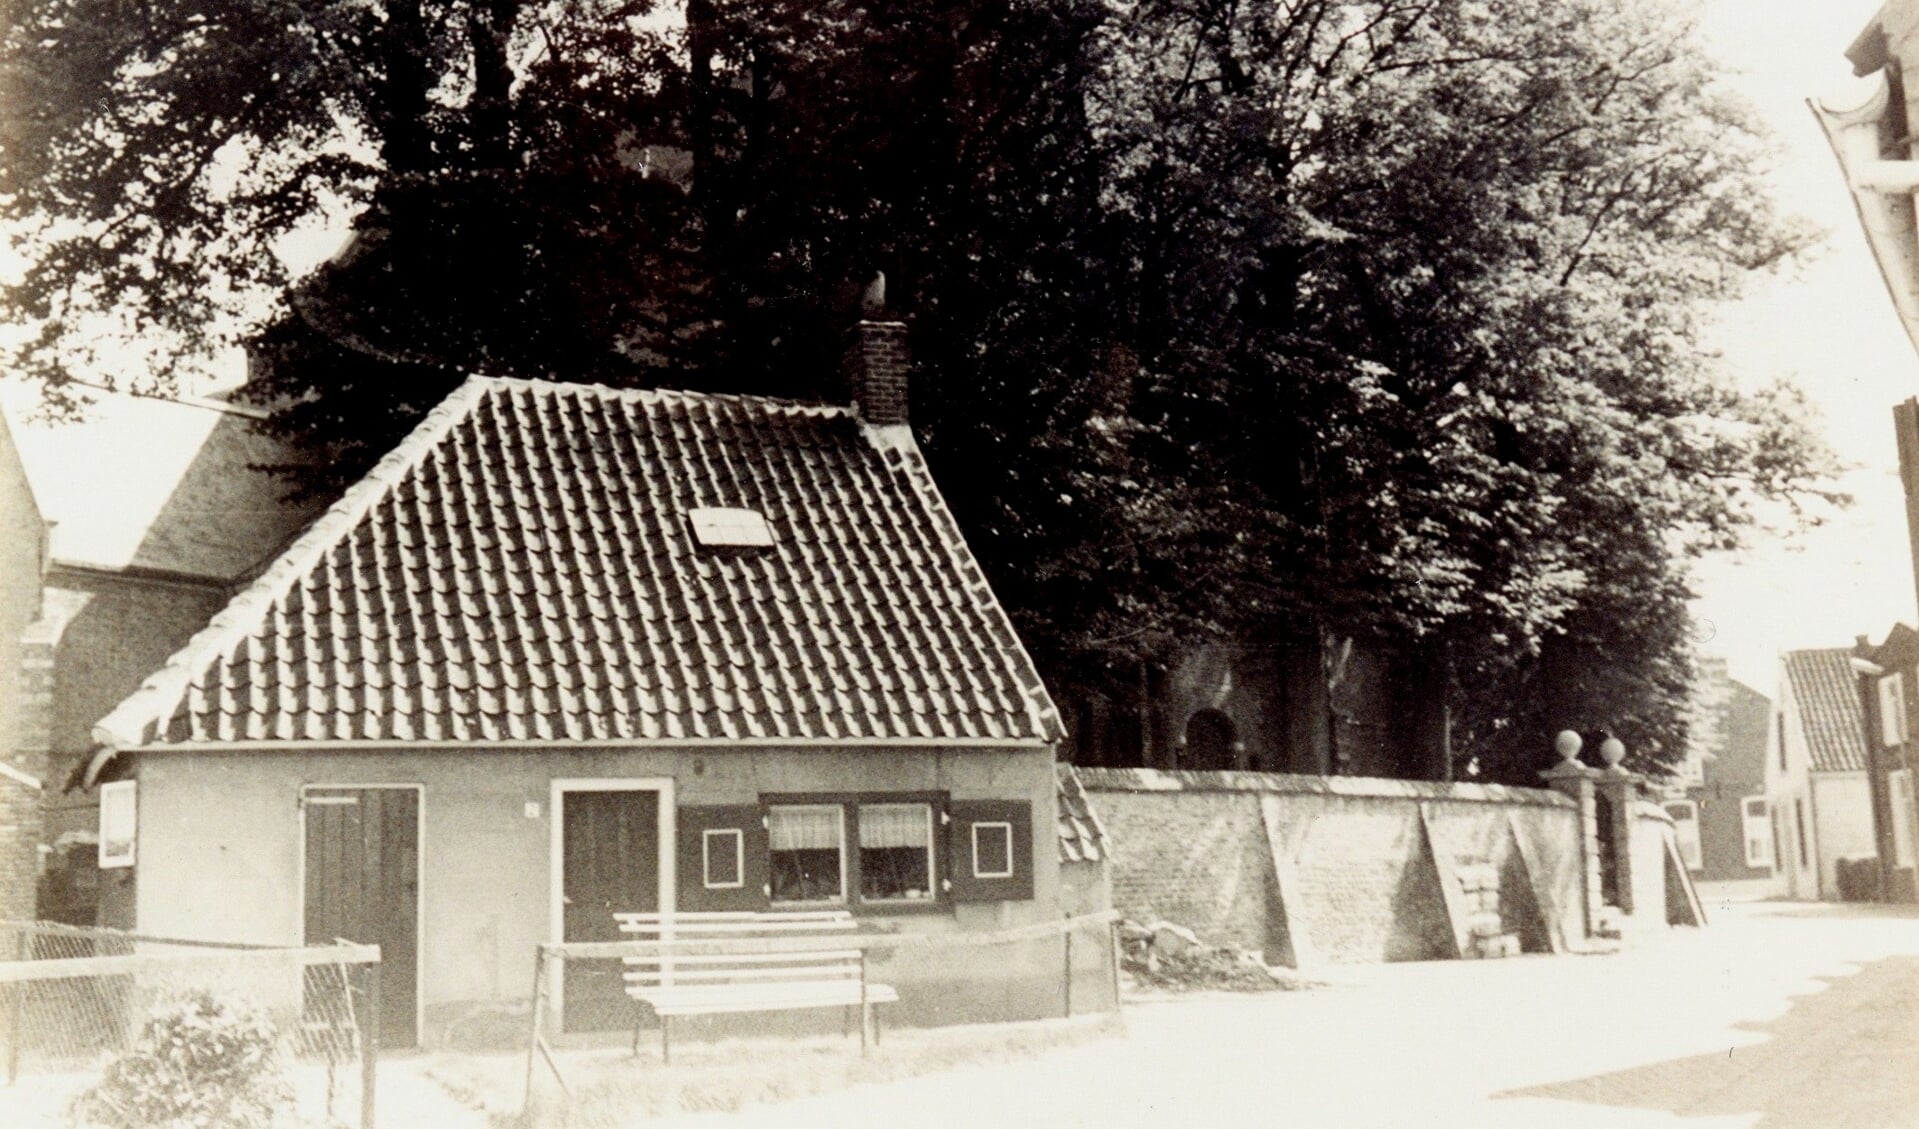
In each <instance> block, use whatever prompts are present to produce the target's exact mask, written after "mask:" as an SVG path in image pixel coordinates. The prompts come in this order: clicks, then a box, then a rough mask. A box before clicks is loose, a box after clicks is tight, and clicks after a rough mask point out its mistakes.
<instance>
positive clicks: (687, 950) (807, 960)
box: [613, 910, 865, 990]
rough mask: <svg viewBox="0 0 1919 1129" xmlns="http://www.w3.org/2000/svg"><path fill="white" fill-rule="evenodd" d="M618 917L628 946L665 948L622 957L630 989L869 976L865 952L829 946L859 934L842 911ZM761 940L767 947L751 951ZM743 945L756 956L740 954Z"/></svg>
mask: <svg viewBox="0 0 1919 1129" xmlns="http://www.w3.org/2000/svg"><path fill="white" fill-rule="evenodd" d="M613 916H614V919H615V920H617V921H618V922H619V925H620V932H621V933H624V934H626V935H627V937H628V938H630V939H631V940H635V941H652V942H657V943H658V944H659V945H660V951H659V952H658V953H656V954H647V955H644V956H629V957H622V958H621V960H622V961H623V962H624V963H625V965H626V972H625V977H626V983H627V985H628V987H629V988H630V989H634V990H644V989H646V988H650V987H675V986H678V987H691V986H695V985H699V984H714V985H718V984H746V983H761V984H765V985H767V986H768V988H769V990H770V989H771V988H773V987H774V986H776V985H780V984H790V983H800V982H805V983H819V982H821V981H832V980H845V981H858V980H859V979H861V978H862V977H863V976H864V969H865V959H864V957H863V955H862V954H861V952H860V950H859V949H857V948H838V947H835V946H834V945H833V943H832V942H833V940H834V939H835V938H836V937H840V936H845V935H846V934H849V933H852V932H854V931H855V929H856V928H857V926H856V925H855V923H854V921H853V915H852V914H850V913H848V912H847V911H845V910H792V911H775V912H770V913H751V912H739V913H719V912H713V913H616V914H614V915H613ZM756 941H757V942H765V947H764V948H760V947H759V946H757V945H754V944H753V942H756ZM714 942H727V944H726V946H725V949H726V951H721V952H715V951H712V950H713V947H714V946H713V943H714ZM741 942H744V943H745V944H744V946H742V945H741V944H740V943H741ZM703 943H704V945H703ZM743 947H744V948H747V949H750V950H751V951H737V950H739V949H741V948H743ZM702 948H704V949H705V950H706V951H702Z"/></svg>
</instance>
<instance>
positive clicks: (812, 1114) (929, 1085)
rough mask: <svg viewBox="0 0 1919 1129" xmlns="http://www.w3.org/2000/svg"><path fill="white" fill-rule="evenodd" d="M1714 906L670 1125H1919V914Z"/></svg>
mask: <svg viewBox="0 0 1919 1129" xmlns="http://www.w3.org/2000/svg"><path fill="white" fill-rule="evenodd" d="M1708 910H1709V912H1711V913H1712V914H1713V918H1714V920H1713V924H1712V926H1711V927H1709V928H1707V929H1704V930H1697V931H1694V930H1679V931H1675V932H1673V933H1672V934H1670V935H1661V936H1659V937H1656V938H1653V939H1651V940H1649V941H1646V942H1644V943H1642V944H1640V945H1638V946H1637V947H1634V948H1632V949H1629V950H1628V951H1627V952H1624V953H1621V954H1616V955H1612V956H1584V957H1575V956H1566V957H1527V958H1521V959H1518V960H1508V961H1490V962H1446V963H1431V964H1402V965H1390V966H1383V967H1374V968H1366V969H1357V970H1347V971H1345V972H1342V973H1341V974H1340V975H1339V976H1338V980H1337V982H1336V983H1335V984H1334V985H1332V986H1330V987H1326V988H1322V989H1318V990H1314V991H1310V992H1297V993H1274V994H1270V995H1261V996H1210V997H1204V998H1197V997H1188V998H1180V999H1173V1000H1167V1001H1156V1002H1146V1003H1141V1004H1138V1005H1136V1006H1133V1007H1131V1008H1130V1010H1129V1014H1128V1018H1127V1027H1128V1031H1129V1034H1128V1037H1127V1038H1126V1039H1124V1040H1118V1041H1113V1042H1107V1043H1100V1044H1095V1045H1090V1046H1081V1047H1074V1048H1068V1049H1063V1050H1060V1051H1057V1052H1053V1053H1049V1054H1046V1055H1042V1056H1039V1057H1036V1058H1034V1059H1032V1060H1029V1061H1024V1062H1019V1063H1015V1064H1012V1065H999V1066H992V1067H977V1068H968V1069H962V1070H956V1071H953V1072H950V1073H947V1074H941V1075H936V1076H929V1077H924V1078H916V1079H911V1080H908V1081H904V1082H897V1083H888V1084H885V1085H876V1086H869V1087H863V1088H857V1089H853V1090H848V1091H844V1092H841V1093H837V1094H831V1095H826V1096H822V1097H819V1098H813V1099H806V1100H803V1101H799V1102H794V1103H790V1104H786V1105H781V1106H778V1107H766V1108H761V1109H756V1110H751V1111H748V1112H746V1113H742V1114H736V1115H732V1116H727V1117H714V1116H701V1117H687V1118H681V1119H678V1120H676V1121H674V1122H672V1123H671V1124H673V1125H676V1126H683V1127H688V1129H690V1127H692V1126H708V1127H709V1129H717V1127H719V1126H726V1127H729V1129H748V1127H760V1126H815V1125H817V1126H833V1127H834V1129H864V1127H872V1129H881V1127H885V1129H897V1127H899V1126H909V1125H910V1126H935V1125H936V1126H969V1127H972V1126H987V1127H995V1129H997V1127H1002V1126H1081V1125H1083V1126H1098V1127H1099V1129H1123V1127H1130V1126H1153V1127H1155V1129H1184V1127H1187V1126H1205V1127H1207V1129H1219V1127H1223V1126H1235V1125H1286V1126H1297V1127H1306V1129H1313V1127H1321V1126H1325V1127H1348V1126H1382V1127H1398V1126H1417V1127H1420V1129H1430V1127H1434V1126H1472V1127H1475V1129H1478V1127H1491V1129H1498V1127H1506V1126H1511V1127H1514V1129H1517V1127H1521V1126H1524V1127H1526V1129H1539V1127H1549V1129H1550V1127H1558V1126H1574V1127H1593V1129H1650V1127H1658V1126H1663V1127H1669V1129H1679V1127H1682V1126H1683V1127H1684V1129H1733V1127H1738V1129H1755V1127H1763V1129H1805V1127H1812V1129H1820V1127H1828V1126H1830V1127H1859V1129H1885V1127H1896V1126H1914V1127H1915V1129H1919V910H1913V909H1910V908H1908V909H1904V910H1894V909H1888V908H1882V907H1842V906H1795V905H1781V904H1752V905H1711V904H1709V906H1708ZM652 1124H655V1125H660V1124H664V1123H660V1122H655V1123H652Z"/></svg>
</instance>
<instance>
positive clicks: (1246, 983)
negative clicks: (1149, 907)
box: [1119, 921, 1300, 992]
mask: <svg viewBox="0 0 1919 1129" xmlns="http://www.w3.org/2000/svg"><path fill="white" fill-rule="evenodd" d="M1119 942H1120V969H1121V970H1122V971H1123V972H1125V973H1127V974H1128V975H1130V976H1131V977H1132V978H1133V982H1134V983H1135V984H1137V985H1138V986H1140V987H1142V988H1159V989H1165V990H1168V991H1175V992H1184V991H1199V990H1207V989H1211V990H1224V991H1229V992H1270V991H1274V990H1275V989H1280V988H1297V987H1299V986H1300V983H1299V979H1298V977H1296V976H1295V975H1294V974H1293V972H1292V970H1291V969H1285V968H1269V967H1267V965H1266V961H1265V954H1263V953H1261V952H1259V951H1257V950H1252V949H1242V948H1240V947H1238V946H1237V945H1210V944H1207V943H1206V942H1205V941H1202V940H1200V938H1199V935H1198V934H1197V933H1194V932H1193V931H1192V930H1191V929H1188V928H1186V927H1185V926H1184V925H1175V924H1173V923H1172V922H1170V921H1157V922H1154V923H1152V924H1151V925H1141V924H1140V923H1139V922H1137V921H1122V922H1120V923H1119Z"/></svg>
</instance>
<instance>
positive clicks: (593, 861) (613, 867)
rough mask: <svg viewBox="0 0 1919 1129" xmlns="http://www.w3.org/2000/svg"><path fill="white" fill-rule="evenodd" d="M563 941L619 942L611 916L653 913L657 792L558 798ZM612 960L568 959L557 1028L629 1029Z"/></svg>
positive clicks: (626, 1003) (627, 1003) (627, 1004)
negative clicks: (560, 1022) (560, 1021)
mask: <svg viewBox="0 0 1919 1129" xmlns="http://www.w3.org/2000/svg"><path fill="white" fill-rule="evenodd" d="M560 839H561V851H562V856H561V864H560V866H561V869H560V876H561V877H560V881H561V896H562V897H563V898H564V899H565V900H564V901H563V902H562V903H561V904H562V907H563V910H562V927H563V930H564V931H563V933H562V935H561V938H560V939H561V940H563V941H620V940H624V939H625V937H624V936H623V935H622V934H621V933H620V928H619V925H618V923H616V922H615V921H614V920H613V915H614V914H615V913H651V912H655V911H657V910H658V909H659V908H660V899H659V892H660V887H659V881H660V879H659V875H660V870H659V865H660V794H659V793H658V792H655V791H651V790H648V791H607V792H585V791H582V792H573V791H563V792H561V793H560ZM621 970H622V969H621V964H620V962H619V961H617V960H603V961H601V960H596V961H568V962H566V972H565V976H564V979H563V983H564V992H563V1000H564V1010H563V1013H562V1014H563V1015H564V1016H565V1025H564V1030H567V1031H613V1030H620V1029H623V1028H630V1027H631V1026H632V1025H633V1008H634V1006H635V1005H634V1004H633V1002H632V1001H631V1000H630V999H628V998H627V995H626V990H625V982H624V981H623V980H622V979H621Z"/></svg>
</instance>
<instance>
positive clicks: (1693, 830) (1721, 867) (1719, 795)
mask: <svg viewBox="0 0 1919 1129" xmlns="http://www.w3.org/2000/svg"><path fill="white" fill-rule="evenodd" d="M1698 685H1699V687H1700V689H1699V691H1698V692H1697V693H1696V702H1697V707H1698V708H1697V710H1696V715H1697V716H1695V718H1694V721H1693V737H1692V742H1691V745H1690V747H1689V748H1688V750H1687V755H1686V758H1685V760H1684V761H1683V762H1681V764H1680V765H1679V769H1678V772H1677V774H1676V775H1675V777H1674V779H1673V780H1672V781H1671V783H1669V784H1668V785H1667V787H1666V790H1665V795H1664V796H1663V798H1662V804H1663V806H1664V807H1665V809H1666V814H1667V815H1669V816H1671V817H1672V820H1673V832H1674V837H1675V839H1676V841H1677V843H1678V845H1679V853H1680V857H1681V858H1682V859H1684V860H1685V863H1686V866H1687V869H1688V870H1690V871H1691V872H1692V875H1693V877H1694V878H1695V879H1696V880H1698V881H1702V882H1762V881H1766V882H1769V881H1771V879H1772V877H1773V866H1774V863H1775V856H1776V852H1775V848H1774V842H1773V829H1772V806H1771V803H1770V801H1769V800H1768V798H1767V795H1766V753H1767V749H1768V745H1769V733H1768V731H1769V730H1770V729H1771V727H1772V723H1773V718H1772V714H1773V711H1772V702H1771V700H1770V699H1768V698H1767V697H1766V696H1765V695H1764V694H1761V693H1760V692H1759V691H1757V690H1754V689H1753V688H1751V687H1750V686H1747V685H1745V684H1744V683H1741V682H1738V681H1736V680H1734V679H1732V678H1730V677H1728V676H1727V674H1726V664H1725V661H1724V660H1723V659H1720V660H1706V661H1704V662H1702V663H1701V669H1700V671H1699V679H1698Z"/></svg>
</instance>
